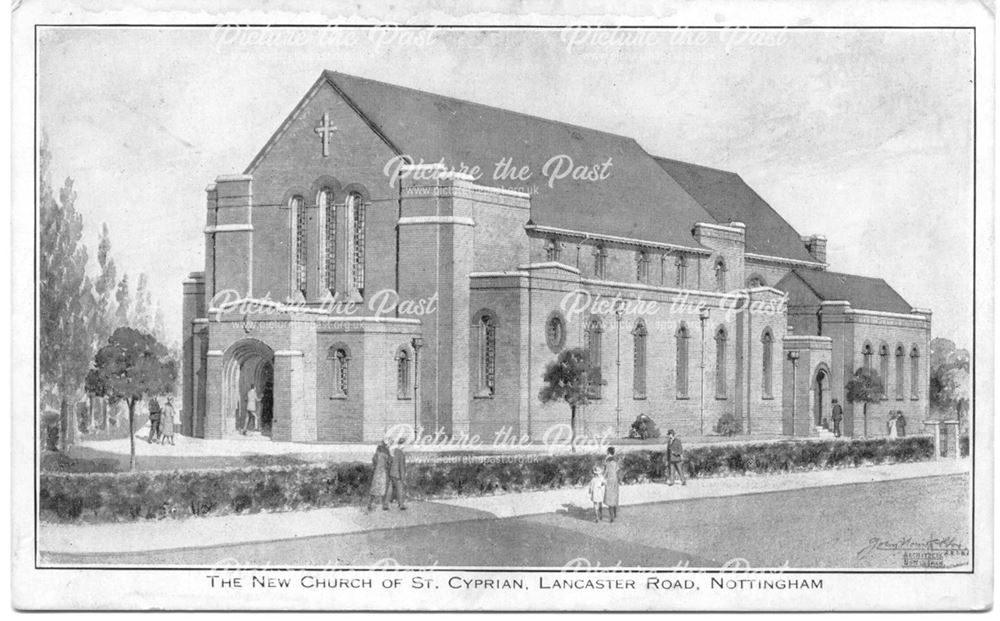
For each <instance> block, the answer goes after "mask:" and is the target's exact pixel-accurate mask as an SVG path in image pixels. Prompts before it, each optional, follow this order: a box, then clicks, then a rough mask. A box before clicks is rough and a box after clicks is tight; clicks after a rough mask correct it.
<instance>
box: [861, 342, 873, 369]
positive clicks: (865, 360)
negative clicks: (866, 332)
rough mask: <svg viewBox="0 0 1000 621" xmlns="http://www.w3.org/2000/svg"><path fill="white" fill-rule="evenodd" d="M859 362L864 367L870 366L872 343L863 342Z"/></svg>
mask: <svg viewBox="0 0 1000 621" xmlns="http://www.w3.org/2000/svg"><path fill="white" fill-rule="evenodd" d="M861 364H862V366H864V367H865V368H866V369H871V368H872V344H871V343H865V346H864V347H862V348H861Z"/></svg>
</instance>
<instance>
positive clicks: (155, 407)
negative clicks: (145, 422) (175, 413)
mask: <svg viewBox="0 0 1000 621" xmlns="http://www.w3.org/2000/svg"><path fill="white" fill-rule="evenodd" d="M162 416H163V412H162V411H161V410H160V402H159V401H157V400H156V397H150V398H149V437H148V438H146V442H147V443H148V444H152V443H153V442H157V441H159V439H160V418H161V417H162Z"/></svg>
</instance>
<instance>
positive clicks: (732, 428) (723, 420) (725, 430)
mask: <svg viewBox="0 0 1000 621" xmlns="http://www.w3.org/2000/svg"><path fill="white" fill-rule="evenodd" d="M715 432H716V433H718V434H720V435H724V436H734V435H736V434H738V433H743V421H742V420H740V419H739V418H736V417H735V416H733V415H732V414H723V415H722V416H721V417H720V418H719V422H717V423H715Z"/></svg>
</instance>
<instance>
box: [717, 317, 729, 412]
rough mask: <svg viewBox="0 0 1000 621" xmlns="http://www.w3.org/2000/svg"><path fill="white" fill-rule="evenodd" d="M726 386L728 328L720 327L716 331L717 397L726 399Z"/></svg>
mask: <svg viewBox="0 0 1000 621" xmlns="http://www.w3.org/2000/svg"><path fill="white" fill-rule="evenodd" d="M727 392H728V388H727V386H726V329H725V328H723V327H720V328H719V329H718V330H716V332H715V398H716V399H725V398H726V393H727Z"/></svg>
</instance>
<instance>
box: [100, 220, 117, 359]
mask: <svg viewBox="0 0 1000 621" xmlns="http://www.w3.org/2000/svg"><path fill="white" fill-rule="evenodd" d="M97 265H98V267H100V270H101V271H100V274H98V275H97V278H95V279H94V294H95V297H96V298H97V312H95V313H94V337H95V339H96V343H95V345H96V346H97V347H99V346H100V344H101V343H103V342H104V341H106V340H107V339H108V337H109V336H111V333H112V332H114V329H115V328H116V327H118V326H116V325H115V305H116V301H115V285H116V279H117V268H116V266H115V260H114V259H112V258H111V234H110V233H109V232H108V223H107V222H105V223H104V226H103V227H102V228H101V237H100V239H99V241H98V243H97Z"/></svg>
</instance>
